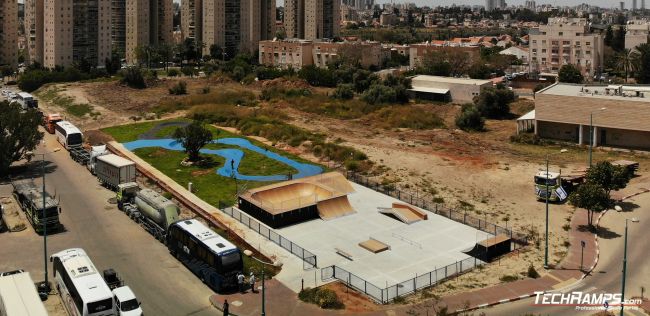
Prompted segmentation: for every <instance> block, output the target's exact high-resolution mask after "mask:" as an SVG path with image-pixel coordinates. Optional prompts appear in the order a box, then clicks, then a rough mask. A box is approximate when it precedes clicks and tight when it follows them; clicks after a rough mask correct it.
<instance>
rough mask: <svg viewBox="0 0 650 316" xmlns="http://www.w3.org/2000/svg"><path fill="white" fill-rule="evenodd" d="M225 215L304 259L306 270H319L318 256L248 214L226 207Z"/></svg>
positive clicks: (224, 209)
mask: <svg viewBox="0 0 650 316" xmlns="http://www.w3.org/2000/svg"><path fill="white" fill-rule="evenodd" d="M222 209H223V211H224V213H226V214H228V215H230V216H231V217H232V218H234V219H236V220H238V221H239V222H240V223H242V224H244V225H246V226H247V227H248V228H250V229H252V230H254V231H256V232H257V233H259V234H260V235H262V236H264V237H265V238H266V239H268V240H270V241H272V242H274V243H275V244H277V245H279V246H280V247H282V248H284V249H286V250H287V251H289V252H290V253H292V254H293V255H295V256H296V257H298V258H300V259H302V261H303V263H304V264H303V267H304V268H317V267H318V262H317V260H316V255H315V254H313V253H311V252H309V251H308V250H305V248H302V247H300V246H298V245H296V244H294V243H293V242H292V241H291V240H289V239H287V238H285V237H283V236H282V235H280V234H278V233H276V232H275V231H273V229H271V228H269V227H268V226H266V225H264V224H262V223H260V222H259V221H258V220H256V219H255V218H253V217H250V216H248V215H247V214H246V213H244V212H242V211H240V210H238V209H236V208H234V207H225V208H222Z"/></svg>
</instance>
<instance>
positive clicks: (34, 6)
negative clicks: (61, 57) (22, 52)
mask: <svg viewBox="0 0 650 316" xmlns="http://www.w3.org/2000/svg"><path fill="white" fill-rule="evenodd" d="M44 5H45V0H25V36H26V37H27V55H28V56H29V62H30V63H39V64H41V65H42V64H43V37H44V36H43V34H44V31H45V27H44V25H43V22H44V20H43V19H44V15H43V9H44Z"/></svg>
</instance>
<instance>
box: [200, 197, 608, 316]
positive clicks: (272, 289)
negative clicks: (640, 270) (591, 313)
mask: <svg viewBox="0 0 650 316" xmlns="http://www.w3.org/2000/svg"><path fill="white" fill-rule="evenodd" d="M585 213H586V211H584V210H576V212H575V213H574V216H573V218H572V220H571V233H570V234H569V240H570V242H571V246H570V248H569V253H568V255H567V256H566V257H565V258H564V260H563V261H562V263H561V264H560V265H559V266H558V267H555V268H554V269H551V270H549V271H550V272H549V273H547V274H546V275H544V276H543V277H541V278H539V279H525V280H520V281H516V282H512V283H504V284H499V285H495V286H491V287H488V288H484V289H480V290H476V291H472V292H464V293H459V294H455V295H451V296H446V297H443V298H442V300H441V302H440V306H445V305H446V306H447V307H448V308H449V311H456V310H461V309H465V308H466V307H467V305H466V304H467V303H469V308H467V310H472V309H476V308H481V307H486V306H492V305H496V304H499V303H505V302H509V301H514V300H518V299H520V298H523V297H529V296H533V295H534V292H536V291H553V290H558V289H561V288H563V287H566V286H569V285H571V284H573V283H575V282H577V281H578V280H580V279H581V278H582V277H583V275H584V274H583V273H582V272H581V271H580V251H581V247H580V241H582V240H584V241H585V243H586V246H585V250H584V270H585V271H589V270H591V269H593V268H594V267H595V264H596V262H597V258H598V251H597V241H596V238H595V235H594V234H593V233H591V232H589V231H587V230H585V229H584V227H585V225H586V224H587V216H586V214H585ZM266 284H267V290H266V312H267V313H268V314H269V315H342V314H350V313H345V312H344V311H327V310H321V309H319V308H317V307H316V306H315V305H312V304H306V303H303V302H301V301H300V300H298V298H297V294H295V293H294V292H292V291H291V290H290V289H288V288H287V287H286V286H284V285H282V284H281V283H280V282H278V281H277V280H271V281H268V282H267V283H266ZM224 299H227V300H228V302H229V303H230V312H231V313H234V314H235V315H240V316H244V315H259V314H260V312H261V292H258V293H250V292H248V293H243V294H240V293H237V294H231V295H213V296H212V297H210V301H211V302H212V303H213V305H214V306H215V307H217V308H218V309H221V307H222V305H223V300H224ZM428 304H430V303H428ZM426 305H427V302H424V303H420V304H417V305H410V306H409V305H385V306H382V307H383V308H382V310H380V311H375V312H368V313H364V314H360V315H406V314H407V313H408V312H409V311H410V310H419V309H420V310H426V309H427V307H426ZM354 314H355V315H359V313H354Z"/></svg>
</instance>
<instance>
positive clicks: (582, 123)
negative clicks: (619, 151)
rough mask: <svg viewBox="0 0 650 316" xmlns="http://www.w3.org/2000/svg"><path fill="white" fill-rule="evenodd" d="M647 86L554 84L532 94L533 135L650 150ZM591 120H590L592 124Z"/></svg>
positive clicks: (649, 96)
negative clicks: (533, 110)
mask: <svg viewBox="0 0 650 316" xmlns="http://www.w3.org/2000/svg"><path fill="white" fill-rule="evenodd" d="M648 107H650V86H646V85H609V86H607V85H583V84H564V83H559V84H554V85H552V86H550V87H548V88H546V89H543V90H541V91H538V92H537V93H536V94H535V134H536V135H538V136H539V137H542V138H550V139H557V140H562V141H568V142H575V143H578V144H581V145H582V144H589V135H590V132H589V130H590V128H589V127H590V124H592V122H593V124H592V126H593V133H592V137H593V144H594V145H595V146H609V147H621V148H638V149H644V150H649V149H650V124H648V122H650V111H648ZM592 118H593V120H592Z"/></svg>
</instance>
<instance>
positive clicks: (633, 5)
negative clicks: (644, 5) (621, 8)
mask: <svg viewBox="0 0 650 316" xmlns="http://www.w3.org/2000/svg"><path fill="white" fill-rule="evenodd" d="M636 9H637V7H636V0H632V10H636Z"/></svg>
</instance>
